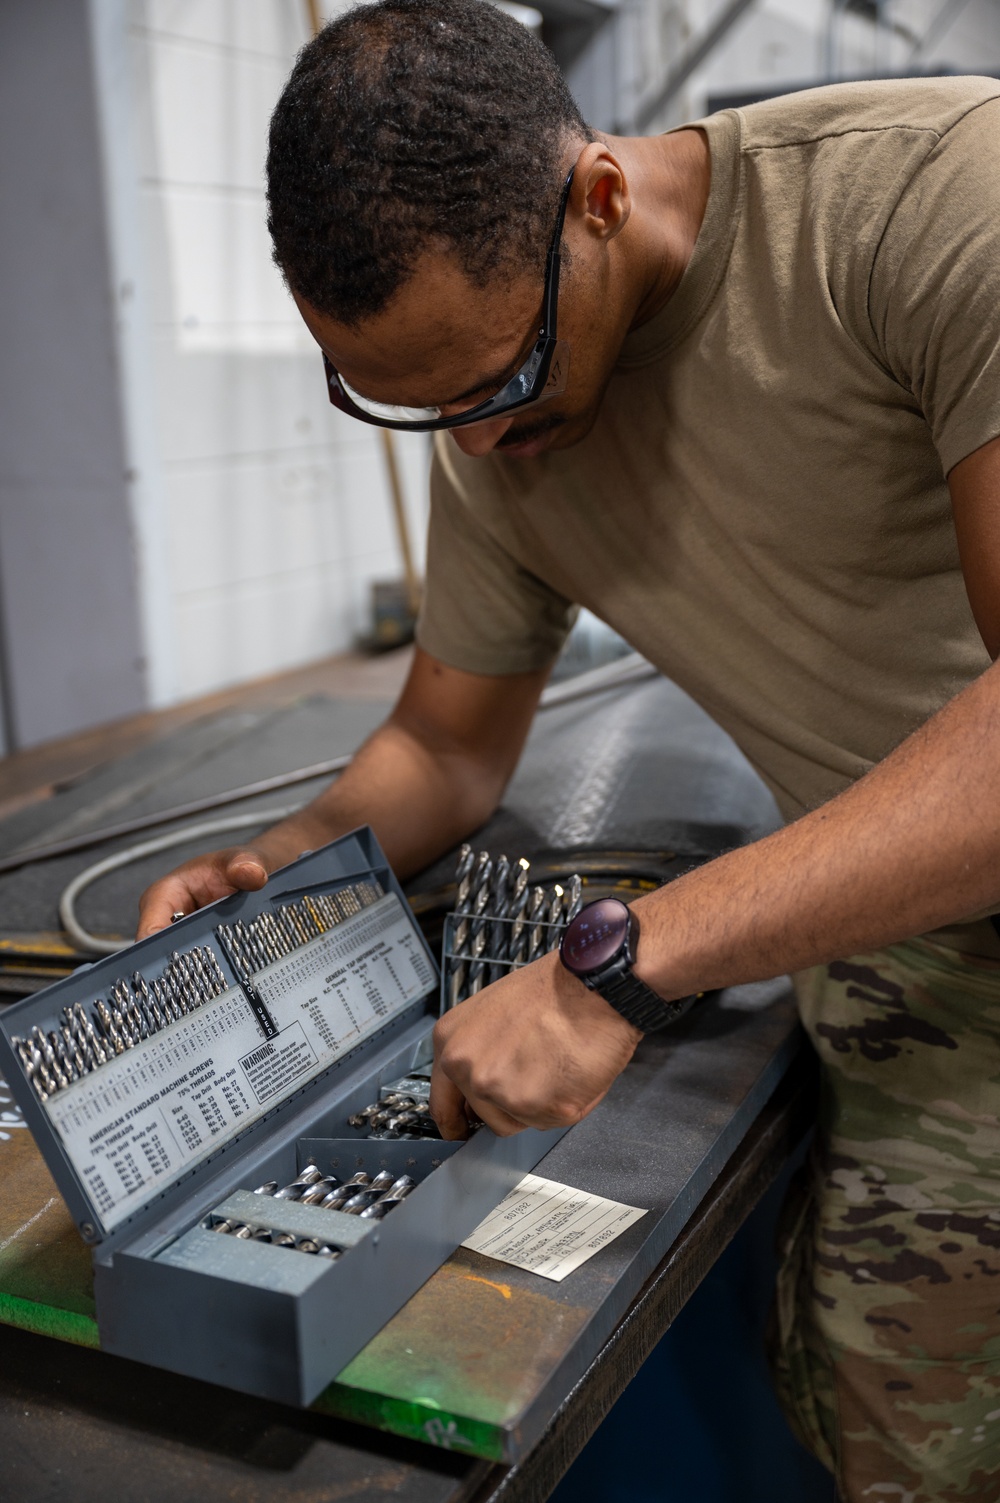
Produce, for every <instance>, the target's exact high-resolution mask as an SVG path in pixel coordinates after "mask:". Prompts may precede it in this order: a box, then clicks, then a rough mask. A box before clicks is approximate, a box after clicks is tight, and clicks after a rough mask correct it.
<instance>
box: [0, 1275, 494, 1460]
mask: <svg viewBox="0 0 1000 1503" xmlns="http://www.w3.org/2000/svg"><path fill="white" fill-rule="evenodd" d="M0 1323H2V1324H3V1325H8V1326H17V1327H18V1329H19V1330H22V1331H31V1332H32V1333H33V1334H34V1335H36V1336H51V1337H53V1338H54V1339H55V1340H57V1341H69V1342H72V1343H73V1345H74V1346H85V1347H90V1348H92V1349H93V1350H95V1351H96V1350H99V1349H100V1345H101V1342H100V1337H99V1335H98V1331H97V1321H96V1320H95V1319H94V1317H93V1316H92V1315H80V1314H78V1313H77V1312H76V1311H74V1310H57V1309H56V1308H55V1307H54V1306H53V1305H43V1304H39V1303H38V1302H37V1301H36V1300H30V1299H19V1298H18V1296H17V1295H15V1294H2V1293H0ZM312 1408H313V1409H314V1410H315V1411H316V1412H318V1413H320V1414H328V1415H330V1416H331V1417H332V1418H334V1419H343V1420H350V1421H353V1422H354V1423H355V1424H360V1425H368V1426H370V1427H372V1428H374V1429H376V1430H385V1431H388V1433H389V1434H391V1435H401V1436H404V1437H405V1438H406V1439H408V1440H419V1441H422V1442H423V1444H424V1445H432V1446H438V1447H441V1448H443V1449H444V1450H446V1451H460V1452H462V1453H463V1454H465V1455H468V1456H477V1457H481V1458H482V1459H484V1460H486V1461H502V1460H503V1447H504V1434H503V1431H502V1430H500V1429H499V1428H498V1427H497V1426H496V1425H491V1424H489V1423H484V1422H483V1421H482V1420H475V1419H470V1418H469V1417H468V1416H465V1415H454V1414H447V1413H445V1411H444V1410H443V1409H439V1408H438V1407H437V1406H436V1405H434V1404H421V1403H415V1402H413V1401H411V1400H407V1399H399V1398H392V1397H391V1396H389V1395H388V1394H382V1393H375V1392H372V1391H371V1390H369V1389H363V1388H352V1387H350V1386H349V1385H348V1384H346V1383H331V1384H330V1386H329V1387H328V1388H326V1389H325V1390H324V1391H323V1393H321V1394H320V1396H319V1398H318V1399H316V1400H315V1402H314V1403H313V1405H312Z"/></svg>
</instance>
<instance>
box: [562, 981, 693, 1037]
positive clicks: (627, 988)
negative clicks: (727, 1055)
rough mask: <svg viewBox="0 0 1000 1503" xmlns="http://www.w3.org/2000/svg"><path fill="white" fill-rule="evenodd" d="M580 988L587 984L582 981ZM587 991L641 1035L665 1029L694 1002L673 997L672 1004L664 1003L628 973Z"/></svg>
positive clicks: (642, 982)
mask: <svg viewBox="0 0 1000 1503" xmlns="http://www.w3.org/2000/svg"><path fill="white" fill-rule="evenodd" d="M584 985H587V983H586V982H584ZM591 991H595V992H596V993H597V995H598V996H599V997H603V998H604V1000H605V1002H610V1003H611V1006H612V1007H613V1008H614V1009H615V1011H616V1012H620V1013H621V1015H622V1017H623V1018H625V1019H626V1020H627V1021H628V1022H629V1023H632V1024H633V1025H634V1026H635V1027H636V1028H640V1029H641V1030H642V1032H643V1033H655V1031H656V1029H657V1028H666V1026H667V1024H668V1023H676V1021H677V1019H678V1018H680V1017H683V1016H684V1014H685V1013H686V1012H687V1010H688V1008H690V1007H691V1006H693V1004H694V1002H695V998H694V997H693V996H692V997H677V998H676V1000H675V1001H673V1002H665V1001H664V1000H663V998H662V997H661V996H659V995H658V994H657V993H656V992H654V991H653V990H652V988H651V987H648V986H647V985H646V983H645V982H644V981H640V980H639V978H638V976H637V975H636V974H635V972H634V971H632V970H626V971H623V972H622V973H621V975H619V976H614V977H609V978H608V979H606V980H604V981H602V982H601V983H600V985H598V986H593V987H591Z"/></svg>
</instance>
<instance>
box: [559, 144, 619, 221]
mask: <svg viewBox="0 0 1000 1503" xmlns="http://www.w3.org/2000/svg"><path fill="white" fill-rule="evenodd" d="M568 209H569V211H570V212H571V213H572V214H574V215H577V216H578V217H579V218H580V219H581V220H583V222H584V223H585V225H586V227H587V229H588V230H589V232H590V233H591V234H592V235H597V236H598V237H599V238H600V239H601V240H611V239H613V238H614V237H615V235H617V234H618V233H619V232H620V231H621V230H622V229H624V227H625V224H626V223H627V221H628V217H629V214H630V213H631V210H632V200H631V196H630V193H629V187H628V182H627V181H626V178H625V169H624V167H623V166H622V164H621V162H619V160H618V158H617V156H616V155H615V153H614V152H613V151H612V149H611V147H610V146H608V145H607V143H606V142H604V141H589V142H588V143H587V145H586V146H585V147H584V148H583V150H582V151H581V152H580V155H579V156H578V157H577V161H576V169H575V171H574V174H573V185H572V187H571V188H570V195H569V204H568Z"/></svg>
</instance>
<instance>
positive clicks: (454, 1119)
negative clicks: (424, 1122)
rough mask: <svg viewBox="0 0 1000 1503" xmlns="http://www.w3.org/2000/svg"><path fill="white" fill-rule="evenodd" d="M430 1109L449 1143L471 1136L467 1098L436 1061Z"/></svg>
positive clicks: (432, 1079) (432, 1076)
mask: <svg viewBox="0 0 1000 1503" xmlns="http://www.w3.org/2000/svg"><path fill="white" fill-rule="evenodd" d="M430 1109H431V1116H432V1117H433V1118H434V1121H435V1122H436V1123H437V1129H438V1132H439V1133H440V1134H441V1136H442V1138H445V1139H446V1140H447V1141H448V1142H454V1141H455V1140H456V1139H459V1138H467V1137H468V1136H469V1119H468V1117H467V1116H466V1112H465V1097H464V1096H463V1095H462V1093H461V1091H460V1090H459V1089H458V1086H457V1085H455V1083H454V1081H452V1080H449V1079H448V1077H447V1075H446V1074H445V1073H444V1071H443V1070H442V1068H441V1065H440V1063H439V1062H438V1060H436V1059H435V1061H434V1071H433V1074H432V1075H431V1098H430Z"/></svg>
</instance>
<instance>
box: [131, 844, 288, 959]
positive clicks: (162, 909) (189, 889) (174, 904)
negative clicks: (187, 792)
mask: <svg viewBox="0 0 1000 1503" xmlns="http://www.w3.org/2000/svg"><path fill="white" fill-rule="evenodd" d="M267 878H268V867H267V862H266V861H265V859H264V857H263V856H262V855H261V854H260V852H259V851H256V850H254V849H253V848H252V847H251V846H240V847H237V848H236V849H232V848H230V849H229V850H225V851H212V852H210V853H208V854H207V855H205V856H196V857H195V858H194V860H193V861H186V862H185V863H184V865H183V866H179V867H178V868H177V870H176V871H173V872H169V873H168V874H167V876H165V877H161V878H160V880H159V881H158V882H154V883H153V884H152V886H151V887H148V888H147V889H146V891H145V892H144V893H143V895H142V897H141V898H140V899H139V927H138V930H137V932H136V938H137V939H145V938H146V936H147V935H149V934H155V933H156V932H157V931H158V930H159V929H165V928H166V927H167V925H168V924H169V923H170V921H171V919H172V918H173V917H174V915H175V914H178V913H182V914H185V915H186V914H189V913H194V912H195V910H196V909H197V908H204V906H205V904H206V903H214V902H215V900H216V898H225V897H228V896H229V894H230V893H233V892H256V891H257V890H258V888H261V887H263V886H264V883H265V882H266V881H267Z"/></svg>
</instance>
